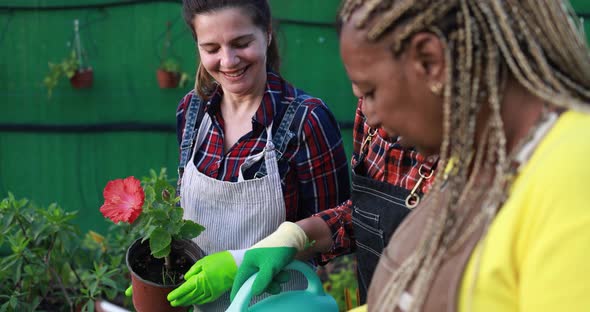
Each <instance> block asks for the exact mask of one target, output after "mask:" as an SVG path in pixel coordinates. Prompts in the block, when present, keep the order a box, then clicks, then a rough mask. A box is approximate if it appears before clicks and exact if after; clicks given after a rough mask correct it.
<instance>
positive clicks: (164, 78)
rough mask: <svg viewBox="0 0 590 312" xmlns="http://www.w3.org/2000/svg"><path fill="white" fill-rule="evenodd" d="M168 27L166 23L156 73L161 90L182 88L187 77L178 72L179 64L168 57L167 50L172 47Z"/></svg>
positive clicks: (183, 73)
mask: <svg viewBox="0 0 590 312" xmlns="http://www.w3.org/2000/svg"><path fill="white" fill-rule="evenodd" d="M170 27H171V23H170V22H168V23H167V24H166V40H165V41H164V47H163V49H162V59H161V62H160V66H159V67H158V69H157V71H156V77H157V78H158V85H159V86H160V88H161V89H170V88H178V87H183V86H184V84H185V83H186V81H187V80H188V77H189V76H188V74H187V73H185V72H182V71H181V70H180V63H179V62H178V60H177V59H176V58H174V57H172V56H170V55H171V53H170V51H169V50H170V47H171V46H172V42H171V39H170V36H171V35H170Z"/></svg>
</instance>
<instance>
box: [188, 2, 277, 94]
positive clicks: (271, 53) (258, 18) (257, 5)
mask: <svg viewBox="0 0 590 312" xmlns="http://www.w3.org/2000/svg"><path fill="white" fill-rule="evenodd" d="M227 8H239V9H241V10H243V11H244V12H245V13H246V14H248V15H250V17H251V18H252V23H253V24H254V25H256V26H258V27H260V29H262V31H264V32H266V33H271V41H270V45H269V46H268V49H267V50H266V67H267V68H270V69H272V70H273V71H275V72H277V73H278V72H279V67H280V57H279V49H278V46H277V41H276V40H275V35H274V32H273V31H272V29H271V22H272V17H271V14H270V6H269V5H268V1H267V0H183V1H182V14H183V16H184V21H185V22H186V24H187V25H188V27H189V28H190V30H191V32H192V34H193V37H194V38H195V41H196V40H197V34H196V32H195V29H194V27H193V19H194V17H195V15H199V14H204V13H212V12H215V11H219V10H222V9H227ZM215 85H216V82H215V80H213V77H211V75H209V73H207V71H206V70H205V69H204V68H203V66H202V65H201V64H200V63H199V68H198V70H197V82H196V85H195V90H196V91H197V93H198V94H199V96H201V97H202V98H204V99H207V98H209V96H211V94H212V92H213V91H214V90H215Z"/></svg>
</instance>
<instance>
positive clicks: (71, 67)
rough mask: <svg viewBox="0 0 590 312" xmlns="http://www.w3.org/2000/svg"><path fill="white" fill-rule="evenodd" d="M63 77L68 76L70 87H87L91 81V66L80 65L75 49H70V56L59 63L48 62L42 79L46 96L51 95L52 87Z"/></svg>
mask: <svg viewBox="0 0 590 312" xmlns="http://www.w3.org/2000/svg"><path fill="white" fill-rule="evenodd" d="M64 77H65V78H68V79H69V80H70V84H71V85H72V87H74V88H76V89H81V88H89V87H91V86H92V81H93V71H92V67H81V66H80V60H79V57H78V55H77V53H76V51H75V50H72V52H71V53H70V56H69V57H67V58H65V59H63V60H62V61H61V62H60V63H52V62H49V72H48V73H47V75H46V76H45V78H44V79H43V84H44V85H45V87H46V88H47V96H48V97H51V95H52V91H53V89H54V88H55V87H56V86H57V85H58V83H59V81H60V80H61V79H62V78H64Z"/></svg>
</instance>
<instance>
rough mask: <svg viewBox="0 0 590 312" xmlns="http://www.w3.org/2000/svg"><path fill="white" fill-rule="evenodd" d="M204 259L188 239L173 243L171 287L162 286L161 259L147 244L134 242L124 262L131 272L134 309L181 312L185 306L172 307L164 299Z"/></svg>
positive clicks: (154, 311) (162, 264)
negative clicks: (195, 264) (172, 280)
mask: <svg viewBox="0 0 590 312" xmlns="http://www.w3.org/2000/svg"><path fill="white" fill-rule="evenodd" d="M203 256H204V253H203V251H202V250H201V249H200V248H199V247H198V246H197V245H196V244H195V243H193V242H192V241H190V240H173V241H172V245H171V251H170V260H171V264H172V267H171V270H170V271H169V272H168V273H169V274H168V275H172V276H175V278H174V279H175V280H176V283H175V284H174V285H163V284H162V281H163V280H164V278H163V277H162V272H163V271H164V269H163V268H164V259H156V258H154V257H152V255H151V251H150V247H149V242H148V241H147V240H146V241H145V242H143V243H141V239H138V240H136V241H135V242H134V243H133V244H132V245H131V247H129V249H128V250H127V255H126V257H125V260H126V262H127V268H128V269H129V272H131V285H132V286H133V306H134V307H135V309H136V310H137V311H138V312H168V311H170V312H180V311H187V308H186V307H177V308H173V307H171V306H170V303H169V302H168V300H167V299H166V296H167V295H168V293H170V292H171V291H172V290H173V289H175V288H176V287H178V286H179V285H180V284H181V283H182V281H183V280H182V278H181V277H182V276H184V273H186V272H187V271H188V270H189V269H190V267H191V266H192V265H193V264H194V263H195V262H197V260H199V259H200V258H202V257H203Z"/></svg>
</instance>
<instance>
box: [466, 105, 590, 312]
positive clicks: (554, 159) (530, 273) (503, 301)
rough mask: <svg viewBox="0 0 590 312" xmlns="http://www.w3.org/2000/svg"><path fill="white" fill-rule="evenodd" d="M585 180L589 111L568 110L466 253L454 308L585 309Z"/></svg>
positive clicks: (588, 197)
mask: <svg viewBox="0 0 590 312" xmlns="http://www.w3.org/2000/svg"><path fill="white" fill-rule="evenodd" d="M589 182H590V115H588V114H582V113H577V112H566V113H564V114H562V116H561V117H560V118H559V120H558V121H557V122H556V123H555V125H554V127H553V129H551V130H550V132H549V133H548V135H547V136H546V137H545V138H544V139H543V141H541V143H540V145H539V146H538V148H537V150H536V151H535V152H534V154H533V155H532V157H531V159H530V161H529V163H528V164H527V165H526V166H525V167H524V168H523V171H522V172H521V174H520V175H519V176H518V177H517V179H516V180H515V182H514V184H513V186H512V189H511V195H510V197H509V199H508V200H507V201H506V203H505V204H504V206H503V207H502V208H501V210H500V212H499V213H498V215H497V217H496V219H495V220H494V221H493V222H492V224H491V226H490V229H489V232H488V234H487V236H486V238H485V243H482V242H483V241H482V242H480V243H479V245H478V246H477V248H476V250H475V251H474V253H473V255H472V256H471V259H470V260H469V262H468V265H467V268H466V271H465V274H464V275H463V281H462V284H461V289H460V294H459V311H460V312H469V311H477V312H481V311H490V312H492V311H493V312H497V311H502V312H510V311H526V312H528V311H535V312H544V311H548V312H549V311H551V312H554V311H568V312H572V311H590V187H589ZM482 248H483V249H482ZM481 250H483V253H481V257H480V261H481V262H480V265H479V268H478V273H477V278H476V279H475V283H474V274H475V270H476V262H477V261H476V258H477V256H476V255H477V254H478V252H479V251H481ZM472 284H474V286H473V287H472Z"/></svg>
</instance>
